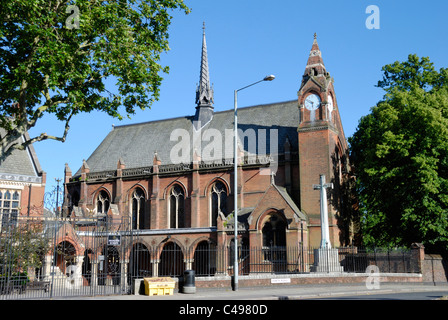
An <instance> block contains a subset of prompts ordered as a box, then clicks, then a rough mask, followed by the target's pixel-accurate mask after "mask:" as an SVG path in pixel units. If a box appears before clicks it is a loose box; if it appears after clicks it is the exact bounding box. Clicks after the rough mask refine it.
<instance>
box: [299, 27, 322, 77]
mask: <svg viewBox="0 0 448 320" xmlns="http://www.w3.org/2000/svg"><path fill="white" fill-rule="evenodd" d="M325 73H326V69H325V65H324V60H323V59H322V53H321V52H320V49H319V45H318V44H317V34H316V33H314V41H313V45H312V47H311V50H310V55H309V57H308V61H307V63H306V68H305V73H304V75H314V76H318V75H325Z"/></svg>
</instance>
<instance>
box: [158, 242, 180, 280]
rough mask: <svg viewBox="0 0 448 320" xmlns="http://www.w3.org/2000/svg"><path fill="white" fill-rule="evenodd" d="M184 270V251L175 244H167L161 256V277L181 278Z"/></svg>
mask: <svg viewBox="0 0 448 320" xmlns="http://www.w3.org/2000/svg"><path fill="white" fill-rule="evenodd" d="M184 270H185V266H184V254H183V252H182V249H181V248H180V247H179V246H178V245H177V244H176V243H174V242H169V243H167V244H165V246H164V247H163V250H162V253H161V254H160V264H159V276H168V277H179V276H181V275H182V274H183V272H184Z"/></svg>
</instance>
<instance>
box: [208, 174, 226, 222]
mask: <svg viewBox="0 0 448 320" xmlns="http://www.w3.org/2000/svg"><path fill="white" fill-rule="evenodd" d="M210 200H211V206H210V209H211V210H210V220H211V226H212V227H216V219H217V218H218V214H219V212H221V213H222V214H224V216H227V189H226V187H225V185H224V183H222V182H221V181H217V182H215V183H214V184H213V186H212V188H211V197H210Z"/></svg>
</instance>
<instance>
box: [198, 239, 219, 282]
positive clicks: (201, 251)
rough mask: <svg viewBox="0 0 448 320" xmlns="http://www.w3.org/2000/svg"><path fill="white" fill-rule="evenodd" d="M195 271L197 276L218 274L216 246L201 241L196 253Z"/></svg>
mask: <svg viewBox="0 0 448 320" xmlns="http://www.w3.org/2000/svg"><path fill="white" fill-rule="evenodd" d="M193 270H194V271H195V273H196V275H197V276H212V275H214V274H215V272H216V245H214V244H212V243H210V242H208V241H201V242H200V243H199V244H198V245H197V247H196V250H195V251H194V260H193Z"/></svg>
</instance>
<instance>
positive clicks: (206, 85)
mask: <svg viewBox="0 0 448 320" xmlns="http://www.w3.org/2000/svg"><path fill="white" fill-rule="evenodd" d="M202 29H203V32H202V56H201V73H200V77H199V85H198V87H197V89H196V104H197V106H198V107H202V106H205V107H211V106H212V105H213V88H211V86H210V76H209V73H208V57H207V43H206V41H205V22H204V24H203V27H202Z"/></svg>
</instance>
